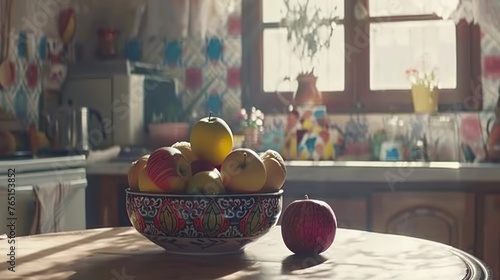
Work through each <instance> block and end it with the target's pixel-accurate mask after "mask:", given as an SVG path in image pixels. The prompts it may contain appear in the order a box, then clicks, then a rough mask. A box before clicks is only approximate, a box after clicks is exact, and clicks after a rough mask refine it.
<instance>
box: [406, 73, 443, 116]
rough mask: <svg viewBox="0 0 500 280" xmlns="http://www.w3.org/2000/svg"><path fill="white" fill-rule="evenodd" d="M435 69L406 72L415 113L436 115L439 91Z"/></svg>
mask: <svg viewBox="0 0 500 280" xmlns="http://www.w3.org/2000/svg"><path fill="white" fill-rule="evenodd" d="M436 71H437V70H436V68H434V69H432V70H431V71H422V70H417V69H415V68H410V69H408V70H406V76H407V77H408V80H409V81H410V83H411V85H412V86H411V94H412V99H413V108H414V110H415V112H416V113H431V114H432V113H436V112H437V111H438V103H439V102H438V98H439V89H438V81H437V75H436Z"/></svg>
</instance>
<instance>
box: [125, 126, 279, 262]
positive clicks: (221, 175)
mask: <svg viewBox="0 0 500 280" xmlns="http://www.w3.org/2000/svg"><path fill="white" fill-rule="evenodd" d="M128 179H129V185H130V188H129V189H127V190H126V209H127V214H128V217H129V219H130V222H131V223H132V225H133V227H134V228H135V229H136V230H137V231H138V232H139V233H140V234H142V235H143V236H145V237H146V238H148V239H149V240H150V241H151V242H153V243H155V244H157V245H159V246H160V247H163V248H164V249H165V250H166V251H168V252H171V253H178V254H207V255H211V254H227V253H236V252H241V251H242V250H243V249H244V248H245V246H246V245H247V244H249V243H251V242H254V241H256V240H257V239H259V238H260V237H262V236H264V235H265V234H266V233H267V232H269V230H270V229H271V228H273V227H274V226H275V225H276V223H277V222H278V218H279V216H280V214H281V211H282V204H283V190H282V187H283V185H284V183H285V179H286V167H285V162H284V160H283V158H282V157H281V155H280V154H279V153H278V152H276V151H272V150H268V151H266V152H265V153H263V154H261V155H259V154H257V153H256V152H255V151H253V150H251V149H246V148H233V135H232V132H231V129H230V128H229V126H228V125H227V123H226V122H225V121H224V120H222V119H221V118H217V117H212V116H209V117H207V118H203V119H201V120H200V121H199V122H198V123H196V124H195V125H194V126H193V128H192V129H191V134H190V141H189V142H187V141H185V142H178V143H175V144H174V145H172V146H169V147H161V148H158V149H156V150H155V151H153V152H152V153H151V154H149V155H145V156H143V157H141V158H139V159H138V160H136V161H134V162H133V163H132V165H131V167H130V170H129V173H128Z"/></svg>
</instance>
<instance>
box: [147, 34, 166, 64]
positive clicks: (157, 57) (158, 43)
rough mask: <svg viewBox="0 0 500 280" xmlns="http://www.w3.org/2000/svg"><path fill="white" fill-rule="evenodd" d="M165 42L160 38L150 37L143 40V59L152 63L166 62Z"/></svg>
mask: <svg viewBox="0 0 500 280" xmlns="http://www.w3.org/2000/svg"><path fill="white" fill-rule="evenodd" d="M164 46H165V42H164V41H163V40H162V39H159V38H150V39H147V40H145V41H143V42H142V60H143V62H147V63H151V64H166V63H165V60H164V58H165V55H164V49H165V47H164Z"/></svg>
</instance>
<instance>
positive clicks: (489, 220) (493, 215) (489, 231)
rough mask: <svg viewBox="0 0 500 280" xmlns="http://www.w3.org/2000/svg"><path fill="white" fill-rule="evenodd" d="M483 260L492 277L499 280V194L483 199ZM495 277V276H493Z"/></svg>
mask: <svg viewBox="0 0 500 280" xmlns="http://www.w3.org/2000/svg"><path fill="white" fill-rule="evenodd" d="M483 205H484V206H483V208H484V225H483V228H482V229H479V232H482V234H483V258H482V259H483V261H484V262H485V263H486V264H487V265H488V266H489V267H490V268H491V270H492V272H493V275H494V276H493V277H494V278H493V279H496V280H500V195H487V196H486V197H485V199H484V204H483ZM495 277H496V278H495Z"/></svg>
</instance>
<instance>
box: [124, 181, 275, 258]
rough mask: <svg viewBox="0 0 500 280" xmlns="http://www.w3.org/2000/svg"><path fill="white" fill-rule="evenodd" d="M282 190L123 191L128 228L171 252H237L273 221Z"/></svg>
mask: <svg viewBox="0 0 500 280" xmlns="http://www.w3.org/2000/svg"><path fill="white" fill-rule="evenodd" d="M282 194H283V191H282V190H281V191H279V192H276V193H259V194H224V195H169V194H150V193H137V192H132V191H130V190H127V200H126V206H127V214H128V216H129V219H130V222H131V223H132V225H133V226H134V228H135V229H136V230H137V231H138V232H139V233H141V234H142V235H144V236H145V237H146V238H148V239H149V240H150V241H152V242H153V243H155V244H157V245H159V246H160V247H163V248H164V249H165V250H167V251H169V252H172V253H180V254H225V253H235V252H239V251H242V250H243V249H244V247H245V245H247V244H248V243H250V242H253V241H255V240H257V239H258V238H259V237H261V236H263V235H264V234H266V233H267V232H268V231H269V230H270V229H271V228H272V227H274V226H275V225H276V223H277V222H278V218H279V215H280V214H281V211H282V203H283V201H282Z"/></svg>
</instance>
